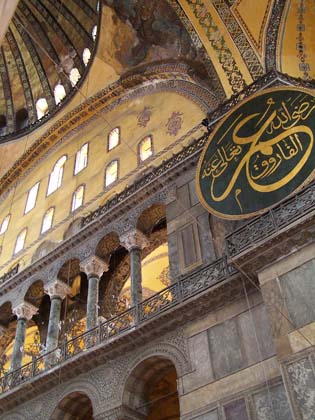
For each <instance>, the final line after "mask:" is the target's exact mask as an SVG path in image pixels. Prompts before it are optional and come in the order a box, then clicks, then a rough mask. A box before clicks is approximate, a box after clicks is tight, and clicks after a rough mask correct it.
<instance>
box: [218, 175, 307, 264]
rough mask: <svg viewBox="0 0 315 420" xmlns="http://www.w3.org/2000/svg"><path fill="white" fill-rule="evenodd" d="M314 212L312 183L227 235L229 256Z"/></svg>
mask: <svg viewBox="0 0 315 420" xmlns="http://www.w3.org/2000/svg"><path fill="white" fill-rule="evenodd" d="M314 210H315V184H314V182H313V183H311V184H310V185H308V186H307V187H305V188H304V189H303V190H302V191H300V192H299V193H297V194H296V195H295V196H293V197H292V198H289V199H287V200H285V201H284V202H283V203H281V204H280V205H278V206H277V207H275V208H273V209H271V210H269V211H268V212H267V213H265V214H263V215H262V216H259V217H256V218H255V219H253V220H251V221H250V222H249V223H247V224H246V225H244V226H242V227H240V228H239V229H237V230H235V231H234V232H233V233H231V234H230V235H228V236H227V237H226V246H227V250H228V254H229V256H231V257H234V256H236V255H238V254H240V253H241V252H244V251H246V250H248V249H250V248H251V247H252V246H256V245H257V244H258V243H259V242H261V241H264V240H265V239H267V238H268V237H270V236H271V235H273V234H275V233H277V232H278V231H280V230H281V229H283V228H285V227H287V226H289V225H290V224H291V223H293V222H295V221H297V220H299V219H301V218H302V217H304V216H306V215H307V214H309V213H311V212H312V211H314Z"/></svg>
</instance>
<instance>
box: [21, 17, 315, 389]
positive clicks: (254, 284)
mask: <svg viewBox="0 0 315 420" xmlns="http://www.w3.org/2000/svg"><path fill="white" fill-rule="evenodd" d="M22 26H23V29H24V30H25V31H26V32H27V33H28V34H29V36H30V37H31V38H32V39H33V41H34V42H35V43H36V44H37V45H38V46H39V47H40V48H41V49H42V50H43V51H44V53H45V54H46V55H47V56H48V57H49V59H50V60H51V61H52V62H53V63H54V64H57V65H58V63H56V62H54V60H53V59H52V58H51V57H50V55H49V54H48V52H47V51H45V49H44V48H43V47H42V46H41V45H40V44H39V43H38V41H37V40H36V39H34V37H33V36H32V34H31V33H30V32H29V31H28V30H27V28H25V26H24V25H23V24H22ZM94 48H96V47H94ZM100 59H101V60H102V61H103V62H104V63H105V61H104V60H103V59H102V58H100ZM62 71H63V73H64V75H65V77H67V78H68V79H69V77H68V75H67V74H66V73H65V71H64V69H62ZM74 89H76V90H77V92H78V93H79V94H80V95H81V96H82V97H83V98H84V99H85V100H86V99H88V96H87V95H85V94H84V93H83V92H82V91H81V88H79V87H78V86H77V85H75V86H74ZM87 94H88V90H87ZM95 115H98V116H100V117H101V118H102V119H103V121H104V122H105V123H106V124H107V125H108V127H110V128H111V129H113V128H114V127H113V126H112V124H111V123H110V122H109V121H108V119H107V118H106V117H105V116H104V114H103V111H102V110H100V111H96V112H95ZM141 138H142V137H139V139H141ZM121 143H122V144H125V146H127V148H128V149H129V150H130V151H131V152H132V153H133V154H134V155H136V156H137V154H136V152H135V151H134V150H133V148H132V147H131V146H130V145H129V143H128V142H127V141H125V140H124V139H123V138H121ZM142 163H143V164H144V166H145V167H147V168H150V166H149V165H148V163H147V162H146V161H144V162H142ZM157 181H158V182H159V184H160V185H161V186H162V187H163V188H165V187H167V186H166V185H164V184H163V182H162V181H161V180H160V179H159V178H157ZM175 200H176V202H177V204H178V205H179V206H180V207H181V208H182V209H183V210H184V211H188V212H189V213H190V216H191V217H192V219H193V220H194V221H195V223H196V224H197V225H198V226H199V227H200V229H202V230H203V231H206V229H205V227H204V226H203V225H202V224H201V223H200V222H199V221H198V220H197V217H196V216H194V215H193V214H192V212H191V209H190V208H187V207H185V206H184V205H183V204H182V203H181V202H180V200H179V199H178V198H177V197H176V196H175ZM97 222H98V223H99V224H101V226H102V227H103V226H104V227H105V223H104V222H103V221H102V220H100V219H98V220H97ZM212 239H213V240H214V242H215V238H212ZM232 263H233V264H234V266H235V267H236V269H238V270H239V271H240V272H241V273H242V274H243V275H245V277H246V278H247V279H248V280H249V281H250V282H251V283H252V285H253V286H254V287H255V288H256V289H257V290H258V291H259V292H260V293H261V288H260V287H258V286H257V285H256V283H255V282H254V281H252V280H251V278H250V276H249V275H248V274H247V273H245V272H244V270H243V269H242V268H241V267H239V266H238V265H237V264H236V263H235V261H233V260H232ZM248 303H249V302H248ZM271 305H272V306H274V307H275V310H276V311H278V312H279V313H280V314H281V315H282V316H284V318H285V319H287V321H288V322H289V323H290V324H291V325H292V326H293V328H294V329H295V330H296V331H297V332H298V333H299V334H300V335H301V336H302V337H303V338H304V339H305V340H306V341H307V342H308V343H309V344H310V345H311V346H312V347H313V344H312V343H311V342H310V341H309V340H308V338H307V337H305V335H304V334H303V333H302V331H300V329H297V328H296V326H295V325H294V324H293V322H292V321H291V320H290V319H289V318H288V317H286V316H285V314H283V313H282V311H281V310H280V309H279V308H278V307H277V305H275V304H273V303H271ZM255 331H256V326H255ZM256 335H257V334H256ZM266 385H267V386H268V381H266Z"/></svg>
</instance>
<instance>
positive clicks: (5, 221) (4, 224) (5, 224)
mask: <svg viewBox="0 0 315 420" xmlns="http://www.w3.org/2000/svg"><path fill="white" fill-rule="evenodd" d="M10 219H11V214H7V215H6V216H5V218H4V219H3V220H2V223H1V228H0V235H2V234H3V233H5V232H6V231H7V230H8V227H9V223H10Z"/></svg>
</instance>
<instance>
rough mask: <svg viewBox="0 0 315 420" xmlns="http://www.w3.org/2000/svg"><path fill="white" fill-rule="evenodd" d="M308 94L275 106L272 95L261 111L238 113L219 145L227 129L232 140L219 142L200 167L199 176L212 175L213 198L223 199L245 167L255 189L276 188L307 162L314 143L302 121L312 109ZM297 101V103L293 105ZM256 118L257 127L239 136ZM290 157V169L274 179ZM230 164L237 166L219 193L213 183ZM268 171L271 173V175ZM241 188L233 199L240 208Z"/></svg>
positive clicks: (308, 115)
mask: <svg viewBox="0 0 315 420" xmlns="http://www.w3.org/2000/svg"><path fill="white" fill-rule="evenodd" d="M307 96H309V95H304V96H303V93H301V94H300V95H298V97H296V98H295V99H294V100H292V99H291V98H289V100H287V101H281V105H280V107H279V108H278V109H274V108H275V105H276V102H275V101H274V99H273V98H268V100H267V107H266V109H265V111H264V112H263V113H259V112H258V113H257V112H256V113H253V114H251V115H249V116H246V117H244V118H243V114H240V115H239V116H238V118H237V119H234V121H233V122H232V124H231V125H230V127H229V128H228V130H227V131H226V132H225V135H224V136H223V138H222V137H221V139H220V140H219V142H218V145H219V144H220V143H221V141H222V140H224V137H226V134H227V133H228V132H229V131H231V132H232V133H231V134H232V136H231V140H229V141H228V142H226V143H225V144H223V145H220V147H219V148H218V149H217V151H216V153H214V154H213V155H212V156H211V158H210V159H209V160H208V161H206V162H205V163H204V165H203V166H202V168H201V178H202V179H204V178H207V177H210V179H211V183H210V195H211V198H212V200H214V201H216V202H220V201H223V200H225V199H226V198H227V197H228V196H229V195H230V194H231V192H232V190H233V188H234V187H235V185H236V183H237V180H238V178H239V176H240V173H241V171H242V170H243V169H244V168H245V174H246V178H247V181H248V183H249V185H250V186H251V188H252V189H253V190H255V191H258V192H271V191H275V190H277V189H279V188H281V187H283V186H284V185H286V184H287V183H289V182H290V181H291V180H292V179H293V178H294V177H295V176H296V174H297V173H299V171H300V170H301V169H302V168H303V166H304V165H305V163H306V162H307V160H308V158H309V156H310V154H311V151H312V148H313V143H314V135H313V132H312V130H311V129H310V128H309V127H308V126H307V125H305V124H304V121H306V120H307V119H308V118H309V117H310V115H311V113H312V112H313V111H314V109H315V103H314V98H312V99H311V100H306V97H307ZM299 99H300V101H299ZM296 101H298V103H299V105H295V106H294V103H295V102H296ZM290 110H291V111H290ZM241 118H243V119H241ZM240 119H241V120H240ZM256 119H258V121H257V123H256V125H255V126H254V127H255V129H256V128H257V127H258V126H260V128H258V129H257V131H256V132H254V133H253V134H251V135H249V136H247V137H243V136H241V135H240V132H241V131H242V129H243V128H244V127H246V126H247V125H248V124H249V123H250V124H253V123H254V122H255V120H256ZM239 120H240V122H238V121H239ZM266 133H267V135H268V136H269V137H270V136H273V137H272V138H271V139H269V140H262V137H263V136H266ZM223 143H224V142H223ZM244 153H245V155H244V156H243V157H242V155H243V154H244ZM293 158H296V159H297V161H296V162H294V165H291V166H288V168H289V169H288V170H284V172H285V173H284V175H281V179H277V176H275V175H276V174H277V170H278V169H279V167H280V166H281V165H283V164H284V163H285V162H286V161H289V160H290V159H293ZM231 164H232V165H233V166H234V165H237V166H236V168H235V170H234V171H233V175H232V177H231V179H230V180H229V182H228V183H227V186H226V188H225V190H224V191H223V192H221V193H219V194H218V193H217V192H216V191H215V187H216V183H217V181H218V180H219V179H220V178H221V177H222V176H225V175H227V172H226V171H227V169H228V168H229V166H230V165H231ZM282 169H283V168H282ZM286 172H287V173H286ZM282 173H283V172H282ZM271 175H274V176H273V177H271ZM269 177H270V178H269ZM268 178H269V179H268ZM278 178H279V177H278ZM221 181H222V178H221ZM224 183H225V180H224ZM240 192H241V190H240V188H238V189H237V191H236V192H235V199H236V201H237V203H238V205H239V207H240V208H241V210H242V207H241V204H240V201H239V199H238V196H239V194H240Z"/></svg>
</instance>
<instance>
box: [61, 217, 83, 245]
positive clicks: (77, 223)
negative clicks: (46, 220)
mask: <svg viewBox="0 0 315 420" xmlns="http://www.w3.org/2000/svg"><path fill="white" fill-rule="evenodd" d="M82 219H83V217H78V218H76V219H74V220H73V221H72V222H71V223H70V225H69V226H68V227H67V229H66V230H65V232H64V234H63V239H64V240H65V239H68V238H70V237H71V236H73V235H75V234H76V233H78V232H79V231H80V230H81V224H82Z"/></svg>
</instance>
